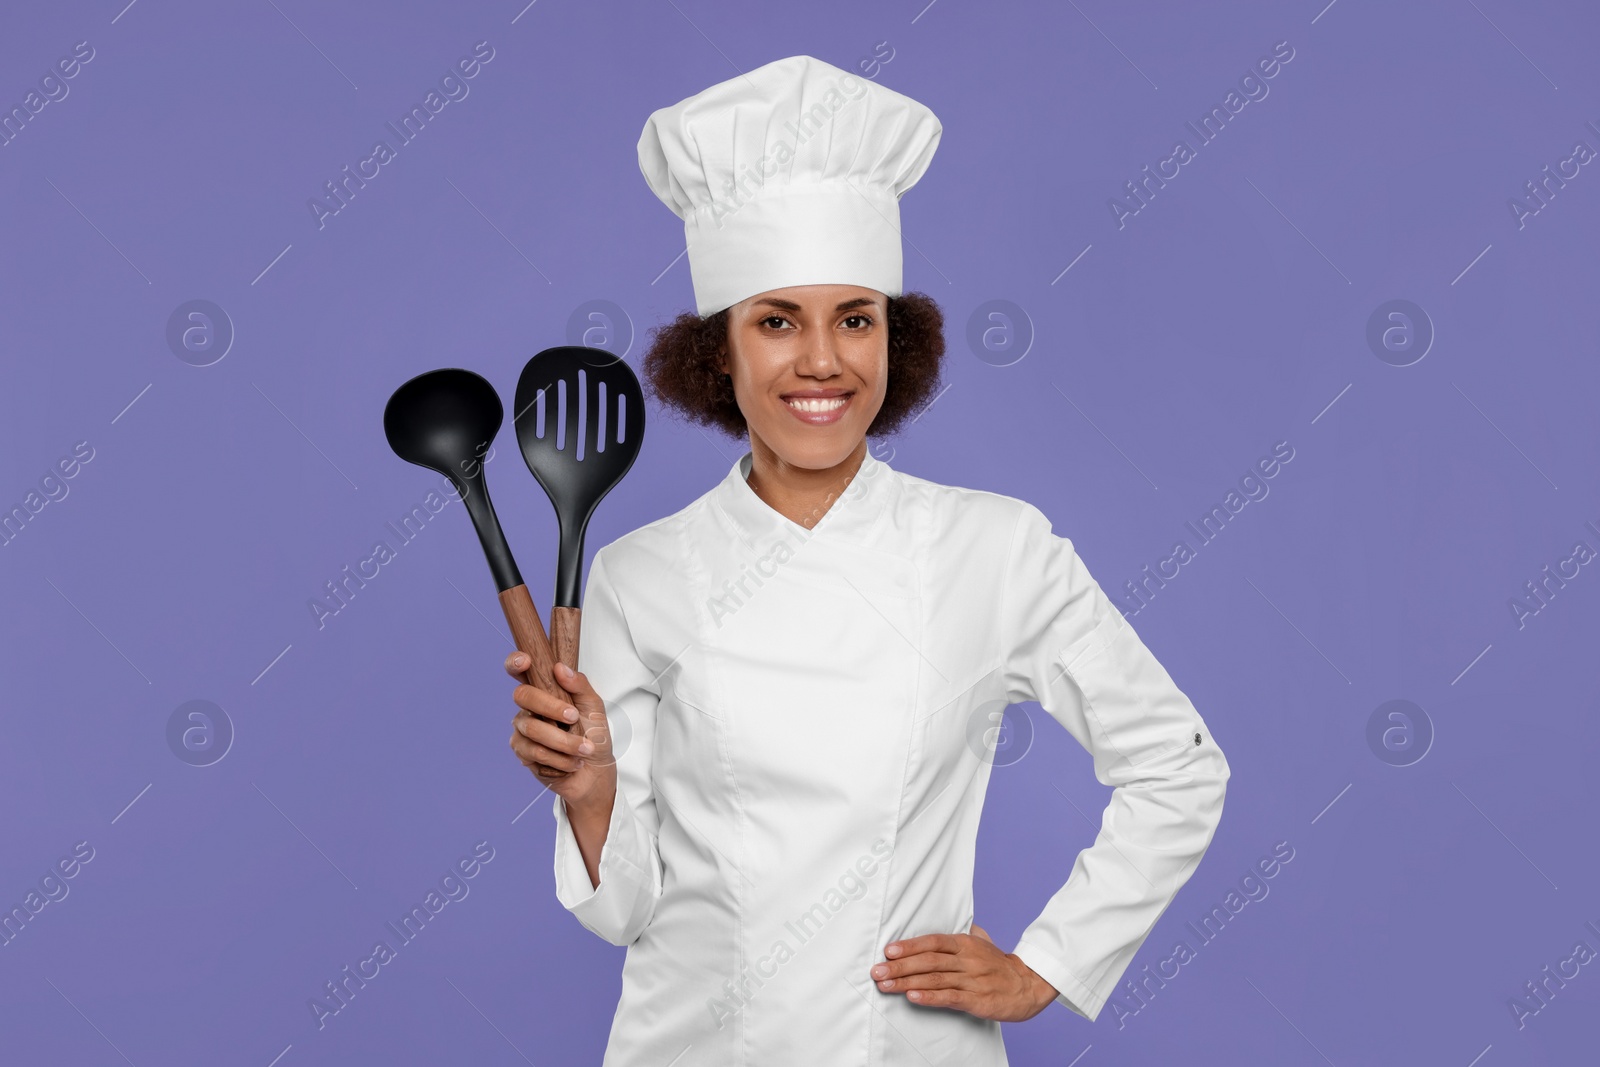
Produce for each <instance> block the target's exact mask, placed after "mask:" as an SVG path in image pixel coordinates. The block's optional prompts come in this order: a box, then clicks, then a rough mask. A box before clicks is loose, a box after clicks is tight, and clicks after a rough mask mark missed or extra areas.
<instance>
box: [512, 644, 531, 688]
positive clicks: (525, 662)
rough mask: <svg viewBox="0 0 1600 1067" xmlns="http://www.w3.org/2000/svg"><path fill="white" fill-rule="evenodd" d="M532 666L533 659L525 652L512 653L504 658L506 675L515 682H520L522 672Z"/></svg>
mask: <svg viewBox="0 0 1600 1067" xmlns="http://www.w3.org/2000/svg"><path fill="white" fill-rule="evenodd" d="M531 666H533V657H532V656H530V655H528V654H527V653H526V652H521V651H518V652H513V653H511V655H509V656H507V657H506V673H507V674H509V675H511V677H513V678H515V679H516V680H517V681H519V682H520V681H522V675H523V672H525V671H526V670H527V669H528V668H529V667H531Z"/></svg>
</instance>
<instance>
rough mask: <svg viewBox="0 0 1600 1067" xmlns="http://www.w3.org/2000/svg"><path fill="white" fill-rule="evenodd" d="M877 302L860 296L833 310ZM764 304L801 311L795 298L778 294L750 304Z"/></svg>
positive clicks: (754, 305)
mask: <svg viewBox="0 0 1600 1067" xmlns="http://www.w3.org/2000/svg"><path fill="white" fill-rule="evenodd" d="M877 303H878V302H877V301H876V300H874V299H873V298H872V297H867V296H858V297H856V298H855V299H854V300H846V301H844V302H843V303H841V304H839V305H837V306H836V307H835V308H834V309H833V310H835V311H844V310H846V309H847V308H858V307H875V306H876V305H877ZM762 304H771V305H772V306H773V307H776V308H783V309H784V310H785V311H799V310H800V305H799V304H796V303H795V302H794V301H793V300H783V299H781V298H779V297H776V296H768V297H763V298H762V299H760V300H757V301H756V302H755V303H754V304H751V305H750V306H751V307H760V306H761V305H762Z"/></svg>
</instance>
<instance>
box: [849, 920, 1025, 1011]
mask: <svg viewBox="0 0 1600 1067" xmlns="http://www.w3.org/2000/svg"><path fill="white" fill-rule="evenodd" d="M884 955H885V957H886V959H885V962H883V963H879V964H876V965H875V966H874V967H873V968H872V972H871V975H872V980H873V981H874V982H875V983H876V984H877V987H878V989H879V991H880V992H884V993H903V994H905V996H906V998H907V999H908V1000H910V1002H911V1003H913V1004H921V1005H924V1006H927V1007H933V1008H954V1009H955V1010H957V1011H964V1012H967V1013H969V1014H971V1015H976V1016H978V1017H979V1018H983V1019H996V1020H998V1021H1000V1022H1021V1021H1022V1020H1024V1019H1031V1018H1033V1017H1034V1016H1035V1015H1037V1014H1039V1013H1040V1012H1041V1011H1043V1010H1044V1009H1045V1008H1047V1007H1049V1005H1050V1002H1051V1001H1053V1000H1054V999H1055V998H1056V995H1057V992H1056V989H1055V987H1054V986H1052V985H1051V984H1050V983H1049V982H1047V981H1045V980H1044V979H1043V978H1041V977H1039V975H1038V974H1037V973H1036V972H1035V971H1034V970H1033V969H1032V968H1031V967H1029V966H1028V965H1027V964H1026V963H1023V962H1022V960H1021V959H1019V958H1018V957H1017V956H1016V955H1014V954H1013V953H1010V952H1002V951H1001V950H1000V946H998V945H996V944H995V943H994V941H993V940H991V939H990V937H989V935H988V933H987V932H986V931H985V930H984V929H983V927H981V926H979V925H978V924H977V923H973V924H972V933H970V934H925V935H923V936H922V937H911V938H907V939H905V940H904V941H892V942H890V943H889V944H888V945H886V946H885V952H884Z"/></svg>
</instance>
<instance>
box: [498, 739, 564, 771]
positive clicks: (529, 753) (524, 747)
mask: <svg viewBox="0 0 1600 1067" xmlns="http://www.w3.org/2000/svg"><path fill="white" fill-rule="evenodd" d="M511 749H512V751H514V752H515V753H516V754H517V758H518V759H520V760H521V761H522V762H523V763H525V764H528V765H530V766H531V765H533V764H535V763H542V764H544V765H545V766H546V767H554V768H555V769H556V770H558V771H574V770H577V769H578V763H579V761H578V758H577V757H575V756H569V755H567V754H566V753H565V752H557V751H556V750H555V749H553V748H547V747H545V746H544V745H541V744H539V743H538V742H537V741H530V740H528V739H527V738H526V737H523V736H522V735H521V734H514V735H512V738H511Z"/></svg>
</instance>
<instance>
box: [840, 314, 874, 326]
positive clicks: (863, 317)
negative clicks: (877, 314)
mask: <svg viewBox="0 0 1600 1067" xmlns="http://www.w3.org/2000/svg"><path fill="white" fill-rule="evenodd" d="M851 319H860V320H861V321H862V322H863V323H865V324H866V326H871V325H872V316H871V315H864V314H862V313H861V312H859V311H858V312H855V313H853V314H851V315H849V316H847V317H846V318H845V320H844V321H845V322H849V321H850V320H851ZM866 326H860V327H851V329H865V328H866Z"/></svg>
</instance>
